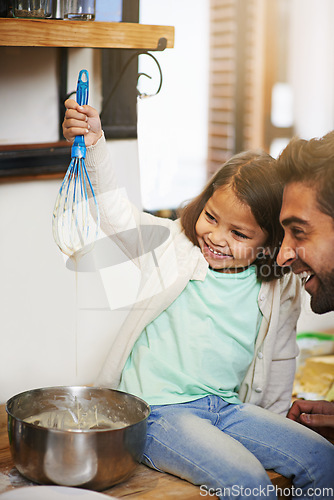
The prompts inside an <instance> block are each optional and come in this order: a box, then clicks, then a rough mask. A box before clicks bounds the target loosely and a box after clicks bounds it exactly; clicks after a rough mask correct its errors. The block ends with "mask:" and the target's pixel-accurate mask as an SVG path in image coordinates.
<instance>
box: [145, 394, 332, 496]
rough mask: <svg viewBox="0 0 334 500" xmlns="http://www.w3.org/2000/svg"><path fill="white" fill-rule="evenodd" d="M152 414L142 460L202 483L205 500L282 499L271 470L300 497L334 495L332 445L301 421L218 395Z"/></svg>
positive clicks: (195, 482)
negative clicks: (287, 480)
mask: <svg viewBox="0 0 334 500" xmlns="http://www.w3.org/2000/svg"><path fill="white" fill-rule="evenodd" d="M151 410H152V411H151V415H150V417H149V420H148V434H147V442H146V446H145V450H144V456H143V460H142V461H143V463H145V464H146V465H148V466H150V467H152V468H154V469H157V470H160V471H165V472H169V473H170V474H174V475H175V476H179V477H181V478H183V479H186V480H187V481H189V482H191V483H193V484H196V485H199V486H200V494H201V495H203V497H205V496H208V497H210V496H211V497H212V496H213V495H214V493H215V494H217V496H219V497H220V498H224V499H226V498H233V499H235V498H248V499H250V498H258V497H261V496H262V497H265V498H277V495H276V494H277V493H280V491H279V490H278V491H277V490H276V489H275V488H274V486H273V485H272V483H271V481H270V480H269V477H268V475H267V473H266V470H265V469H273V470H275V471H276V472H278V473H280V474H282V475H283V476H286V477H288V478H291V479H292V481H293V488H291V493H292V494H295V496H296V497H298V498H301V499H308V500H309V499H319V498H331V497H333V498H334V446H333V445H332V444H331V443H329V442H328V441H327V440H326V439H324V438H323V437H321V436H320V435H318V434H317V433H315V432H313V431H311V430H309V429H307V428H306V427H304V426H302V425H301V424H298V423H296V422H293V421H292V420H289V419H287V418H285V417H282V416H280V415H276V414H274V413H271V412H269V411H268V410H264V409H263V408H259V407H257V406H254V405H250V404H240V405H233V404H229V403H226V402H224V401H223V400H222V399H221V398H219V397H218V396H206V397H204V398H202V399H198V400H196V401H192V402H189V403H182V404H175V405H164V406H152V408H151Z"/></svg>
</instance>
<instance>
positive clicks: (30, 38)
mask: <svg viewBox="0 0 334 500" xmlns="http://www.w3.org/2000/svg"><path fill="white" fill-rule="evenodd" d="M163 39H165V41H164V42H162V43H164V45H161V40H163ZM159 43H160V45H159ZM0 46H20V47H90V48H115V49H146V50H156V49H158V50H161V49H163V48H172V47H173V46H174V27H173V26H155V25H146V24H139V23H105V22H96V21H62V20H52V19H36V20H30V19H7V18H3V19H0Z"/></svg>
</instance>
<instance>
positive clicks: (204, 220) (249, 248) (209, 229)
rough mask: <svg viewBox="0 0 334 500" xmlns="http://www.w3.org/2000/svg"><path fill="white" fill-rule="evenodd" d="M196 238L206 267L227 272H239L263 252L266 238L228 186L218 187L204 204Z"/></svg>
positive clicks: (253, 218) (243, 204)
mask: <svg viewBox="0 0 334 500" xmlns="http://www.w3.org/2000/svg"><path fill="white" fill-rule="evenodd" d="M196 235H197V241H198V244H199V247H200V249H201V250H202V253H203V255H204V257H205V259H206V261H207V262H208V264H209V266H210V267H211V268H212V269H215V270H216V271H221V272H230V273H234V272H240V271H242V270H243V269H245V268H247V267H248V266H250V265H251V264H252V263H253V262H254V261H255V260H256V258H257V256H258V254H259V253H260V252H265V244H266V241H267V237H268V235H267V233H266V231H263V230H262V229H261V227H260V226H259V225H258V223H257V222H256V219H255V217H254V215H253V214H252V211H251V209H250V207H249V206H248V205H247V204H245V203H242V202H241V201H240V200H239V199H238V198H237V196H236V195H235V194H234V192H233V190H232V189H231V187H230V186H223V187H221V188H218V189H217V190H216V191H215V192H214V193H213V195H212V196H211V198H210V199H209V200H208V201H207V203H206V205H205V207H204V209H203V211H202V213H201V214H200V216H199V218H198V220H197V223H196Z"/></svg>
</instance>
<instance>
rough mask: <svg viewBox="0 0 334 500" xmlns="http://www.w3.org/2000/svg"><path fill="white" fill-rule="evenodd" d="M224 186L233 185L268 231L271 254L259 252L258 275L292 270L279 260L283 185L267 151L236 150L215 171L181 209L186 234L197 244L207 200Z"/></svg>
mask: <svg viewBox="0 0 334 500" xmlns="http://www.w3.org/2000/svg"><path fill="white" fill-rule="evenodd" d="M223 186H228V187H230V188H232V190H233V192H234V194H235V195H236V196H237V198H238V199H239V200H240V201H241V202H242V203H245V204H247V205H248V206H249V207H250V209H251V211H252V214H253V215H254V217H255V220H256V222H257V223H258V225H259V226H260V227H261V229H262V230H264V231H266V232H267V234H268V238H267V241H266V244H265V248H268V249H269V254H268V255H262V254H261V255H259V256H258V257H257V258H256V260H255V262H254V264H255V265H256V268H257V277H258V279H259V280H260V281H271V280H273V279H277V278H281V276H282V275H283V274H284V273H285V272H287V271H288V270H289V269H288V268H282V267H279V266H278V265H277V263H276V256H277V254H278V251H279V247H280V244H281V241H282V239H283V235H284V233H283V229H282V227H281V225H280V223H279V214H280V210H281V204H282V193H283V188H282V184H281V182H280V180H279V178H278V175H277V169H276V163H275V160H274V159H273V158H272V157H271V156H270V155H269V154H267V153H265V152H264V151H247V152H244V153H240V154H237V155H235V156H233V157H232V158H231V159H230V160H228V161H227V162H226V163H225V164H224V165H223V166H222V167H221V168H220V169H219V170H218V171H217V172H216V173H215V174H214V175H213V177H212V178H211V179H210V181H209V182H208V183H207V185H206V186H205V187H204V189H203V191H202V192H201V193H200V194H199V195H198V196H197V197H196V198H195V199H194V200H192V201H191V202H190V203H189V204H188V205H186V206H185V207H184V208H183V209H182V212H181V224H182V227H183V230H184V232H185V234H186V236H187V237H188V238H189V239H190V241H191V242H192V243H193V244H194V245H197V246H198V241H197V236H196V230H195V226H196V222H197V220H198V218H199V216H200V214H201V213H202V211H203V209H204V207H205V205H206V203H207V201H208V200H209V199H210V198H211V196H212V195H213V193H214V192H215V191H216V190H217V189H219V188H221V187H223Z"/></svg>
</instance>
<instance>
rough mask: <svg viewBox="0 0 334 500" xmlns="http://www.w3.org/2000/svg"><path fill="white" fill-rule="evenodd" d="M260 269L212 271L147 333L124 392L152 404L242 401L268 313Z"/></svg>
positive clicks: (125, 376) (125, 375)
mask: <svg viewBox="0 0 334 500" xmlns="http://www.w3.org/2000/svg"><path fill="white" fill-rule="evenodd" d="M259 290H260V283H259V282H258V281H257V278H256V270H255V267H254V266H251V267H249V268H248V269H246V270H245V271H242V272H240V273H219V272H217V271H213V270H211V269H209V270H208V273H207V276H206V278H205V280H204V281H196V280H191V281H189V283H188V285H187V286H186V288H185V289H184V290H183V292H182V293H181V294H180V295H179V296H178V297H177V299H176V300H175V301H174V302H173V303H172V304H171V305H170V306H169V307H168V308H167V309H166V310H165V311H163V312H162V313H161V314H160V315H159V316H158V317H157V318H156V319H155V320H154V321H152V322H151V323H150V324H149V325H147V327H146V328H145V329H144V330H143V332H142V333H141V335H140V336H139V338H138V340H137V342H136V343H135V345H134V347H133V349H132V351H131V354H130V356H129V357H128V359H127V361H126V364H125V366H124V369H123V372H122V377H121V382H120V385H119V390H121V391H125V392H129V393H131V394H135V395H137V396H139V397H140V398H142V399H144V400H145V401H147V403H149V404H150V405H157V404H158V405H163V404H172V403H182V402H186V401H192V400H195V399H199V398H201V397H204V396H207V395H209V394H216V395H218V396H220V397H221V398H222V399H224V400H225V401H227V402H229V403H240V400H239V398H238V389H239V386H240V384H241V382H242V380H243V378H244V376H245V374H246V372H247V369H248V367H249V365H250V363H251V361H252V359H253V356H254V345H255V340H256V336H257V333H258V330H259V326H260V323H261V319H262V315H261V312H260V310H259V308H258V303H257V299H258V294H259Z"/></svg>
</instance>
